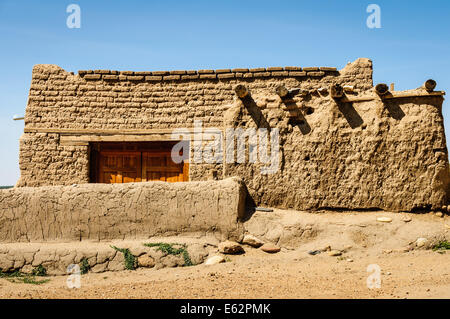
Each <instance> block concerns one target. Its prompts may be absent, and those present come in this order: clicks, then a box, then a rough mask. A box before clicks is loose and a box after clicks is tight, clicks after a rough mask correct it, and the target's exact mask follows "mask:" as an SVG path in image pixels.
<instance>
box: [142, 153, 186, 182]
mask: <svg viewBox="0 0 450 319" xmlns="http://www.w3.org/2000/svg"><path fill="white" fill-rule="evenodd" d="M188 165H189V164H188V163H183V162H182V163H179V164H177V163H175V162H173V161H172V157H171V153H170V151H157V152H142V180H143V181H164V182H184V181H187V180H188V179H189V175H188V174H189V173H188V172H189V166H188Z"/></svg>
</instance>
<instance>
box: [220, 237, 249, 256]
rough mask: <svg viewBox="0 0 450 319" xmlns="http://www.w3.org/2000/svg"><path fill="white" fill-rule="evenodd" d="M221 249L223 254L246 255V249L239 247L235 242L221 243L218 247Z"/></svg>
mask: <svg viewBox="0 0 450 319" xmlns="http://www.w3.org/2000/svg"><path fill="white" fill-rule="evenodd" d="M218 247H219V252H220V253H223V254H231V255H234V254H242V253H244V248H242V246H241V245H239V244H238V243H236V242H234V241H229V240H227V241H224V242H221V243H219V245H218Z"/></svg>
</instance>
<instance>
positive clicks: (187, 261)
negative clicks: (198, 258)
mask: <svg viewBox="0 0 450 319" xmlns="http://www.w3.org/2000/svg"><path fill="white" fill-rule="evenodd" d="M174 245H179V246H181V247H180V248H174V247H173V246H174ZM144 246H147V247H158V250H159V251H162V252H163V253H166V254H168V255H175V256H176V255H179V254H182V255H183V259H184V266H192V265H193V263H192V260H191V257H190V256H189V253H188V251H187V249H186V245H185V244H169V243H147V244H144Z"/></svg>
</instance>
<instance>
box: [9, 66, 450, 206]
mask: <svg viewBox="0 0 450 319" xmlns="http://www.w3.org/2000/svg"><path fill="white" fill-rule="evenodd" d="M334 83H338V84H341V85H343V86H349V87H350V88H349V90H348V91H347V93H346V96H347V97H349V98H359V97H363V96H365V95H369V98H367V99H360V100H359V101H355V102H352V103H340V102H339V103H337V102H336V101H335V100H333V99H332V98H331V97H330V94H329V92H328V91H329V90H328V89H329V88H330V85H332V84H334ZM237 84H244V85H245V86H246V87H247V88H248V90H249V92H250V97H249V98H248V99H245V100H241V99H239V98H237V97H236V94H235V92H234V90H233V89H234V87H235V86H236V85H237ZM279 85H284V86H285V87H286V88H288V89H290V90H291V91H292V92H293V93H292V96H291V97H290V98H289V100H283V99H281V98H280V97H279V96H278V95H277V94H276V92H275V88H276V87H277V86H279ZM372 90H373V82H372V62H371V61H370V60H369V59H364V58H362V59H358V60H356V61H355V62H352V63H349V64H348V65H347V66H346V67H344V68H343V69H342V70H337V69H336V68H331V67H295V66H294V67H270V68H256V69H245V68H242V69H223V70H197V71H190V70H181V71H148V72H134V71H112V70H84V71H79V72H78V74H76V75H75V74H73V73H71V72H66V71H65V70H63V69H61V68H59V67H58V66H55V65H36V66H35V67H34V69H33V76H32V83H31V88H30V94H29V100H28V105H27V108H26V115H25V131H24V134H23V136H22V138H21V141H20V169H21V177H20V180H19V181H18V183H17V186H43V185H71V184H75V183H76V184H82V183H88V182H89V146H88V144H86V143H79V144H77V143H73V144H69V145H68V144H64V143H62V142H61V140H62V139H63V138H66V137H67V135H70V134H72V135H73V136H75V137H77V138H78V137H80V136H81V137H82V136H83V135H92V134H97V135H98V136H103V135H105V134H106V135H108V134H113V133H111V132H116V133H114V134H120V132H122V131H123V132H125V131H130V130H135V131H136V132H137V133H136V134H137V135H138V134H141V133H142V131H151V130H172V129H175V128H192V127H193V124H194V121H195V120H200V121H202V123H203V127H215V128H219V129H221V130H225V129H226V128H239V127H241V128H255V127H257V124H256V123H255V114H257V115H258V116H259V117H260V119H261V120H262V122H263V123H264V124H265V125H267V126H268V127H270V128H277V129H279V132H280V151H281V154H280V163H281V164H280V170H279V171H277V172H276V173H275V174H269V175H264V174H260V164H258V163H255V164H248V163H242V164H230V163H223V164H222V163H216V164H208V163H194V162H193V161H191V163H190V168H189V177H190V180H193V181H198V180H207V179H210V178H211V176H212V173H215V174H216V176H217V178H218V179H221V178H226V177H229V176H240V177H242V178H243V179H244V181H245V183H246V184H247V187H248V190H249V192H250V195H251V196H252V198H253V200H254V201H255V203H256V204H258V205H268V206H277V207H283V208H295V209H305V210H306V209H320V208H336V209H340V208H346V209H367V208H381V209H388V210H412V209H422V208H425V209H439V208H441V207H442V206H443V205H446V204H447V203H448V201H449V195H448V191H449V187H448V185H449V182H450V178H449V172H448V160H447V154H448V151H447V146H446V141H445V135H444V128H443V118H442V112H441V107H442V100H443V99H442V97H440V96H421V94H422V93H420V92H419V93H420V94H418V95H419V97H416V98H409V99H408V98H398V99H397V98H396V99H392V100H390V102H386V101H381V100H380V99H379V98H378V97H377V96H374V94H373V91H372ZM422 95H423V94H422ZM259 124H261V123H259ZM70 132H72V133H70ZM92 132H94V133H92ZM143 138H145V137H143ZM191 150H192V148H191ZM191 160H192V152H191Z"/></svg>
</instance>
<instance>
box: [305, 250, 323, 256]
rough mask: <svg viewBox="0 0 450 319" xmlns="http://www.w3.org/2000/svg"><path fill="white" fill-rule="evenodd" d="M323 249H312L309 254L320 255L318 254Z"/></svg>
mask: <svg viewBox="0 0 450 319" xmlns="http://www.w3.org/2000/svg"><path fill="white" fill-rule="evenodd" d="M321 252H322V251H321V250H310V251H308V254H310V255H313V256H314V255H318V254H320V253H321Z"/></svg>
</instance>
